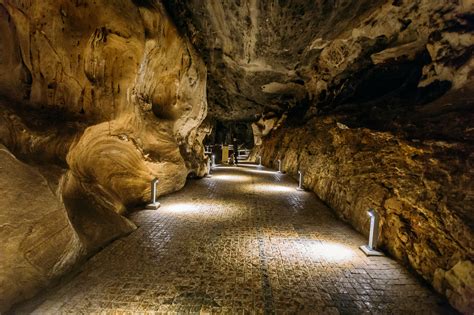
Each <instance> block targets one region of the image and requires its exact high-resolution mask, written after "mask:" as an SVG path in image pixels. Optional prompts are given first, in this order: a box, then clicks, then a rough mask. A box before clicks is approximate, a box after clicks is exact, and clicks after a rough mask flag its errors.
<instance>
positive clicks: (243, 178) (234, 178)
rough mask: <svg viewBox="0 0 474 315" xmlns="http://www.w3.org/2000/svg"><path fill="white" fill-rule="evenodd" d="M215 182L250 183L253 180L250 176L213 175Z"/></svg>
mask: <svg viewBox="0 0 474 315" xmlns="http://www.w3.org/2000/svg"><path fill="white" fill-rule="evenodd" d="M212 179H213V180H218V181H225V182H239V183H242V182H248V181H250V180H251V179H252V178H251V177H250V176H248V175H234V174H232V175H231V174H213V175H212Z"/></svg>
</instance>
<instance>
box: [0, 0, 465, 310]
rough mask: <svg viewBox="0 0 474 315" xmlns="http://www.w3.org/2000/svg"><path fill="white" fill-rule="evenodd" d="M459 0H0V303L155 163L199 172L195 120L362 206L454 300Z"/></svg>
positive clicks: (201, 128) (98, 222)
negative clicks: (371, 211) (377, 217)
mask: <svg viewBox="0 0 474 315" xmlns="http://www.w3.org/2000/svg"><path fill="white" fill-rule="evenodd" d="M473 12H474V4H473V2H472V0H415V1H412V0H410V1H409V0H359V1H352V0H331V1H329V0H314V1H307V0H279V1H277V0H272V1H270V0H268V1H265V0H246V1H244V0H232V1H231V0H229V1H211V0H208V1H205V0H189V1H178V0H169V1H163V2H160V1H158V0H117V1H107V0H95V1H84V0H75V1H67V0H54V1H53V0H44V1H31V0H0V34H1V37H0V163H1V164H0V170H1V172H0V188H1V192H2V202H1V204H0V219H1V221H0V227H1V229H0V244H1V245H0V259H1V269H0V312H3V311H6V310H7V309H9V308H10V307H11V306H12V305H13V304H14V303H16V302H19V301H21V300H22V299H26V298H29V297H31V296H33V295H34V294H35V293H36V292H38V290H40V289H41V288H44V287H46V286H48V285H50V284H51V283H52V282H53V281H54V280H55V279H58V277H60V276H61V275H63V274H64V273H66V272H68V271H70V270H71V269H72V268H73V267H74V266H75V265H77V264H78V263H79V262H81V261H82V260H83V259H85V258H87V257H88V256H90V255H91V254H92V253H94V252H95V251H97V250H98V249H99V248H101V247H102V246H104V245H106V244H107V243H108V242H110V241H112V240H113V239H115V238H117V237H119V236H121V235H124V234H126V233H130V232H131V231H133V230H134V229H135V228H136V227H135V226H134V225H133V223H132V222H131V221H129V220H128V219H127V218H126V216H124V214H126V212H127V211H130V210H132V209H134V208H136V207H139V206H142V205H143V204H145V202H147V201H148V200H149V195H150V187H149V186H150V181H151V180H152V179H153V178H155V177H157V178H158V179H159V180H160V182H159V186H158V187H159V188H158V189H159V191H158V194H159V195H161V194H165V193H170V192H173V191H176V190H178V189H180V188H181V187H183V185H184V184H185V181H186V178H187V177H188V176H189V175H194V176H197V177H201V176H203V175H204V174H205V173H206V171H207V170H206V163H205V162H206V159H205V156H204V150H203V146H202V141H203V140H204V139H205V137H206V135H209V137H208V138H214V141H218V142H220V141H222V142H225V141H227V140H226V139H232V137H230V136H229V133H233V135H234V136H237V137H241V138H242V139H239V141H240V142H241V143H245V144H248V145H251V144H255V148H254V151H253V153H252V155H253V156H256V155H257V154H261V155H262V157H263V160H262V161H263V163H264V164H265V165H267V166H272V167H276V160H277V159H281V160H282V164H283V170H284V171H286V172H287V173H289V174H290V175H296V173H297V171H298V170H302V171H303V173H304V186H305V187H306V188H307V189H310V190H312V191H314V192H315V193H316V194H317V195H318V196H319V197H320V198H321V199H322V200H323V201H325V202H326V203H327V204H328V205H330V207H331V208H333V209H334V211H335V212H336V213H337V214H338V215H339V216H340V217H341V218H342V219H344V220H346V221H347V222H349V223H350V224H352V225H353V226H354V227H355V228H356V229H358V230H359V231H360V232H362V233H365V234H367V233H368V217H367V210H368V209H369V208H374V209H376V211H377V212H378V213H379V214H380V216H381V222H380V243H381V244H380V245H381V248H382V249H383V250H384V251H385V252H386V253H387V254H389V255H391V256H393V257H394V258H396V259H398V260H399V261H401V262H402V263H404V264H406V266H407V267H409V268H410V269H412V270H413V271H414V272H416V273H418V274H419V275H420V276H421V277H423V278H424V279H425V280H426V281H427V282H428V283H430V284H431V285H432V286H433V287H434V288H435V289H436V290H437V291H438V292H440V293H441V294H443V295H445V296H446V297H447V298H448V300H449V301H450V303H451V304H452V305H453V306H454V307H455V308H457V309H458V310H460V311H461V312H464V313H469V312H470V311H471V310H472V309H474V264H473V261H474V232H473V229H474V215H473V213H474V209H473V205H474V181H473V175H474V174H473V172H474V171H473V170H472V165H473V164H474V159H473V154H474V153H473V152H474V127H473V126H472V122H473V121H474V111H473V101H474V91H473V87H474V82H473V80H472V74H473V70H474V60H473V57H472V53H473V50H474V35H473V30H474V22H473V21H474V13H473ZM208 104H209V107H208ZM213 128H214V130H213ZM217 129H218V130H217ZM252 135H253V139H249V138H251V136H252ZM5 257H8V258H7V259H6V258H5Z"/></svg>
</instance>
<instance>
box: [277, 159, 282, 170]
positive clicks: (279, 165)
mask: <svg viewBox="0 0 474 315" xmlns="http://www.w3.org/2000/svg"><path fill="white" fill-rule="evenodd" d="M278 173H281V160H280V159H279V160H278Z"/></svg>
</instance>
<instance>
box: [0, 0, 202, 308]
mask: <svg viewBox="0 0 474 315" xmlns="http://www.w3.org/2000/svg"><path fill="white" fill-rule="evenodd" d="M0 34H1V37H0V144H2V145H4V146H5V147H6V148H8V150H10V151H11V153H12V154H13V155H15V156H17V157H18V158H20V159H21V160H23V161H25V162H27V163H28V164H29V165H30V168H32V169H36V170H38V171H39V170H41V171H42V172H44V173H48V172H49V173H51V170H54V169H60V171H58V172H57V174H55V176H49V175H50V174H49V173H48V176H46V177H45V180H47V181H48V182H49V183H50V184H52V185H53V183H54V185H56V186H57V189H56V190H55V192H56V195H55V196H50V195H51V194H49V195H48V192H47V191H34V192H35V193H34V194H33V193H31V195H30V193H29V190H30V189H31V187H29V185H27V184H26V182H27V180H26V179H25V180H23V181H22V183H23V184H21V185H16V186H12V187H11V188H9V190H8V191H9V192H11V196H10V197H8V198H10V199H8V200H9V203H4V202H3V199H2V203H1V204H0V216H2V219H3V220H2V222H0V224H1V225H2V226H3V225H6V226H9V225H10V224H12V226H16V225H19V226H25V228H26V227H27V226H30V225H31V226H32V227H35V226H36V225H38V227H35V228H37V229H44V231H45V232H44V233H45V235H46V234H48V233H49V234H48V235H51V236H52V235H54V233H56V232H55V231H56V225H55V224H51V225H48V224H46V223H45V222H43V221H41V222H39V221H38V222H37V223H36V221H34V220H33V221H32V222H30V221H29V220H30V219H31V218H29V217H28V215H27V213H28V211H36V212H37V213H34V214H33V213H32V214H31V216H32V217H33V216H34V217H35V218H36V216H37V215H39V214H40V213H42V212H41V211H43V212H44V211H49V210H48V208H47V207H46V205H45V208H44V209H43V208H41V204H42V199H44V198H47V196H50V199H51V200H53V199H54V200H55V202H56V203H54V207H55V211H56V212H55V214H54V216H55V217H56V216H57V217H58V219H54V220H61V222H60V224H59V223H58V224H59V225H60V226H64V227H66V226H67V229H69V230H67V231H68V232H67V233H69V234H70V235H74V238H73V239H74V240H75V241H74V242H73V243H74V244H73V243H68V242H66V241H65V239H66V238H68V237H66V236H64V237H63V236H61V238H60V239H59V238H58V241H57V243H55V238H54V237H53V238H52V239H51V240H48V245H47V246H46V247H44V248H41V249H40V250H41V251H43V253H42V255H44V257H48V260H50V262H49V265H48V266H50V267H51V268H53V266H55V265H57V264H61V265H65V266H66V265H67V266H71V265H73V264H74V263H75V262H76V261H77V259H76V258H77V257H79V256H81V255H87V254H90V253H92V252H94V251H95V250H97V249H98V248H100V247H101V246H103V245H104V244H106V243H107V242H109V241H111V240H112V239H114V238H116V237H117V236H119V235H122V234H123V233H125V232H130V231H131V230H133V229H134V228H135V227H134V225H133V224H131V223H130V222H129V221H128V220H127V219H126V218H125V217H123V216H122V214H124V213H125V212H126V211H127V210H129V209H132V208H134V207H140V206H143V205H144V204H145V203H146V202H149V199H150V181H151V180H152V179H153V178H154V177H157V178H159V180H160V182H159V186H158V195H162V194H166V193H170V192H173V191H176V190H178V189H180V188H182V187H183V185H184V184H185V181H186V178H187V176H188V174H190V173H192V174H194V175H197V176H202V175H204V174H205V173H206V163H205V157H204V154H203V149H202V138H203V135H202V133H203V132H204V133H205V132H207V131H206V127H203V128H204V129H203V128H201V129H198V128H199V126H200V125H201V123H202V122H203V120H204V118H205V116H206V112H207V101H206V68H205V65H204V63H203V62H202V60H201V58H200V57H199V56H198V55H197V54H196V53H195V51H194V48H193V47H192V45H190V43H189V41H188V40H187V39H185V38H183V37H182V36H180V35H179V34H178V32H177V30H176V28H175V26H174V24H173V22H172V21H171V20H170V19H169V17H168V15H167V13H166V12H165V10H164V9H163V7H162V4H161V3H160V2H158V1H156V2H155V1H132V0H119V1H106V0H100V1H66V0H61V1H53V0H47V1H29V0H26V1H25V0H17V1H14V0H12V1H10V0H0ZM18 163H20V162H18ZM38 165H40V166H38ZM25 168H27V166H25ZM31 172H33V171H31ZM1 175H2V178H4V183H5V185H7V183H8V178H9V177H10V176H14V174H11V173H2V174H1ZM12 180H13V179H12ZM43 181H44V180H43ZM31 182H32V184H30V185H38V184H39V183H38V179H37V178H32V179H31ZM41 185H43V184H41ZM2 194H3V190H2ZM15 194H16V195H17V196H27V200H28V204H34V205H35V207H36V208H41V209H38V210H34V209H33V208H31V209H28V208H25V209H23V208H22V209H21V211H22V212H21V213H24V214H22V215H18V216H17V217H16V216H15V215H14V214H13V213H14V212H15V211H14V209H17V207H19V205H20V204H18V205H16V204H15V199H14V198H13V197H12V196H15ZM42 194H45V195H44V196H43V195H42ZM54 197H55V198H56V199H55V198H54ZM25 202H26V201H25ZM51 203H53V201H51ZM46 218H48V216H46ZM59 218H60V219H59ZM35 220H36V219H35ZM38 220H39V219H38ZM45 220H46V219H45ZM52 220H53V219H52ZM49 229H51V230H49ZM65 231H66V230H65ZM64 233H66V232H64ZM69 234H68V235H69ZM61 235H62V234H61ZM0 236H1V238H0V243H2V244H6V246H7V249H5V250H6V251H5V252H2V253H1V255H0V257H2V259H8V264H7V263H5V264H4V263H3V260H2V264H1V267H2V272H1V273H0V276H1V279H0V281H1V283H2V290H5V292H8V294H5V295H4V294H1V296H2V300H1V302H0V312H2V311H5V310H6V309H8V308H9V307H10V305H12V303H14V302H17V301H19V300H21V299H25V298H28V297H30V296H31V295H33V294H34V293H35V292H37V290H38V289H39V288H41V287H44V286H46V285H47V284H48V283H49V282H50V281H51V280H52V279H54V278H56V277H57V276H58V275H60V274H62V273H63V272H64V271H65V270H66V269H67V268H66V267H64V268H56V269H55V270H54V272H53V271H52V270H46V271H45V272H39V273H38V272H30V271H28V270H27V269H28V268H30V269H31V268H35V266H34V264H33V265H32V264H30V265H28V266H27V267H25V272H26V273H27V274H30V273H31V277H30V278H29V280H28V281H27V280H25V281H20V282H18V281H17V278H16V274H18V273H19V272H18V271H17V269H12V268H13V267H12V266H13V263H11V264H10V260H12V262H13V261H17V260H21V259H23V258H22V256H23V254H24V253H23V251H21V250H20V251H17V250H16V247H15V246H16V245H15V244H16V242H17V240H16V239H15V236H14V235H11V234H9V233H3V231H2V234H0ZM40 236H41V235H40ZM41 237H43V236H41ZM69 238H70V239H71V240H72V238H71V237H69ZM39 241H41V240H40V239H36V238H35V237H26V238H25V239H24V240H22V242H23V243H22V246H24V247H25V248H27V249H28V248H29V247H31V246H33V245H34V244H36V243H37V242H39ZM71 242H72V241H71ZM33 243H34V244H33ZM73 245H74V246H76V247H77V248H78V249H76V248H74V246H73ZM58 251H59V252H61V253H62V252H65V253H67V252H72V253H75V254H71V255H69V256H68V257H71V258H69V260H68V261H67V263H64V264H63V263H62V261H63V260H64V258H63V254H61V253H58ZM79 252H80V254H78V253H79ZM4 257H7V258H4ZM75 257H76V258H75ZM48 268H49V267H48ZM54 268H55V267H54Z"/></svg>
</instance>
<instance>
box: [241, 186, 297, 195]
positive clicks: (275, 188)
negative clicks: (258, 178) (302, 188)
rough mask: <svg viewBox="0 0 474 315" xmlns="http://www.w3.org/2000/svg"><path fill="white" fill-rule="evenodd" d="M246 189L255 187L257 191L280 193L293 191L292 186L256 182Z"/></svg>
mask: <svg viewBox="0 0 474 315" xmlns="http://www.w3.org/2000/svg"><path fill="white" fill-rule="evenodd" d="M248 189H250V190H252V189H255V190H256V191H258V192H269V193H282V192H286V193H289V192H294V191H295V188H294V187H289V186H282V185H271V184H270V185H269V184H257V185H252V186H251V187H248Z"/></svg>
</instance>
